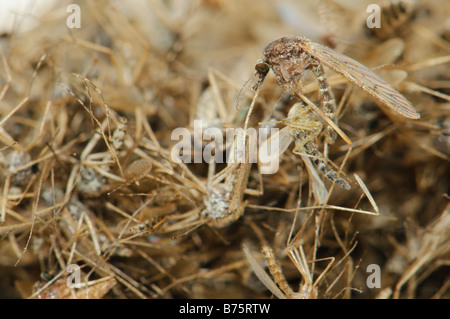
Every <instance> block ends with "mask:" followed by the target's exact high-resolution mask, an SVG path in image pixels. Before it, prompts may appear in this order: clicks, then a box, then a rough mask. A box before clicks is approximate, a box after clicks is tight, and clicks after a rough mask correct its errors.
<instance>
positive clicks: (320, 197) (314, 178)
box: [300, 154, 328, 204]
mask: <svg viewBox="0 0 450 319" xmlns="http://www.w3.org/2000/svg"><path fill="white" fill-rule="evenodd" d="M300 156H301V158H302V160H303V162H304V163H305V166H306V170H307V171H308V174H309V177H310V179H311V185H312V192H313V194H314V198H315V199H316V200H317V201H318V202H319V203H320V204H324V203H325V200H326V199H327V196H328V191H327V189H326V187H325V184H324V183H323V181H322V179H321V178H320V176H319V174H318V173H317V171H316V169H315V168H314V165H313V164H312V163H311V160H310V159H309V156H306V155H304V154H302V155H300Z"/></svg>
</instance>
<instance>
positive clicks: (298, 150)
mask: <svg viewBox="0 0 450 319" xmlns="http://www.w3.org/2000/svg"><path fill="white" fill-rule="evenodd" d="M282 123H284V124H285V125H286V127H284V128H282V129H281V130H280V131H278V132H277V133H275V134H274V135H272V136H271V137H270V138H269V140H267V142H266V143H270V147H271V154H279V155H281V154H282V153H283V152H285V151H286V149H287V148H288V147H289V145H290V144H291V143H292V142H293V141H295V147H294V149H293V152H294V154H297V155H300V156H302V155H303V154H305V153H306V155H307V156H306V157H305V156H302V158H303V160H304V161H305V165H307V167H308V161H309V158H308V157H311V158H312V160H313V163H314V165H315V166H316V167H317V169H318V170H319V172H321V173H322V174H323V175H324V176H325V177H326V178H328V179H329V180H330V181H332V182H333V183H335V184H337V185H339V186H340V187H342V188H343V189H345V190H349V189H350V185H349V184H348V183H347V181H346V180H345V179H343V178H342V177H341V176H340V175H339V173H338V172H337V171H336V170H335V169H334V168H333V166H332V165H331V162H330V161H328V160H327V159H326V158H325V156H324V155H322V154H321V153H320V152H319V150H318V149H317V144H316V141H315V140H316V138H317V136H318V135H319V134H320V132H321V131H322V123H321V121H320V120H319V119H318V118H317V115H316V114H314V113H313V112H312V110H311V109H310V108H309V107H308V106H307V105H306V103H304V102H298V103H295V104H294V105H293V106H292V107H291V109H290V110H289V112H288V116H287V118H286V119H284V120H283V121H282ZM264 146H265V145H263V146H261V148H264ZM275 147H278V149H277V150H275V149H273V148H275ZM274 151H275V152H274ZM308 171H312V170H311V169H308ZM313 178H314V177H313ZM314 180H315V179H314ZM321 197H322V196H321Z"/></svg>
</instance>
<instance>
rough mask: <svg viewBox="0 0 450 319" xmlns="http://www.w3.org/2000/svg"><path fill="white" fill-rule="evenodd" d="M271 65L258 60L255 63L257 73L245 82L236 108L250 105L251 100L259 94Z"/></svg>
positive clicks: (239, 108)
mask: <svg viewBox="0 0 450 319" xmlns="http://www.w3.org/2000/svg"><path fill="white" fill-rule="evenodd" d="M269 70H270V68H269V65H268V64H266V63H264V62H261V61H258V63H256V65H255V74H253V76H252V77H251V78H250V79H248V81H247V82H245V84H244V86H243V87H242V88H241V90H240V91H239V94H238V97H237V99H236V108H237V109H238V110H242V109H245V108H248V107H249V106H250V104H249V101H250V100H251V99H252V98H254V96H255V94H258V90H259V88H260V87H261V84H262V83H263V82H264V79H265V78H266V75H267V73H269Z"/></svg>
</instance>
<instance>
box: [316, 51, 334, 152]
mask: <svg viewBox="0 0 450 319" xmlns="http://www.w3.org/2000/svg"><path fill="white" fill-rule="evenodd" d="M310 69H311V71H312V72H313V73H314V75H315V76H316V78H317V81H318V82H319V96H320V99H321V100H322V109H323V111H324V113H326V114H327V115H328V116H329V117H330V118H331V120H333V122H334V123H336V124H337V118H336V100H335V99H334V94H333V91H332V90H331V88H330V85H329V83H328V80H327V78H326V76H325V71H324V69H323V66H322V64H321V63H320V62H319V61H317V60H316V59H314V58H311V64H310ZM335 140H336V132H335V131H334V130H333V128H332V127H331V126H327V131H326V141H327V142H328V143H330V144H332V143H333V142H334V141H335Z"/></svg>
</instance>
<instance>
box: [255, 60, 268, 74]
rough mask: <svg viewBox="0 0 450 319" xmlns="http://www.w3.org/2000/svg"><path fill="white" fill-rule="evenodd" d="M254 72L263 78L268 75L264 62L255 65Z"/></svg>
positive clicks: (266, 65)
mask: <svg viewBox="0 0 450 319" xmlns="http://www.w3.org/2000/svg"><path fill="white" fill-rule="evenodd" d="M255 70H256V72H258V73H259V74H262V75H264V76H265V75H266V74H267V73H269V65H268V64H267V63H264V62H261V63H257V64H256V65H255Z"/></svg>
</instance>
